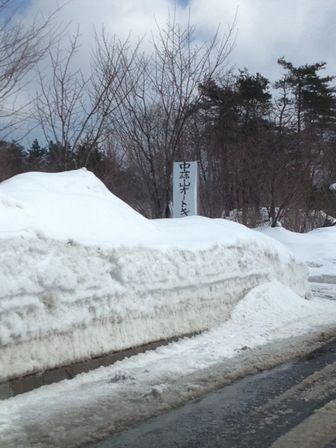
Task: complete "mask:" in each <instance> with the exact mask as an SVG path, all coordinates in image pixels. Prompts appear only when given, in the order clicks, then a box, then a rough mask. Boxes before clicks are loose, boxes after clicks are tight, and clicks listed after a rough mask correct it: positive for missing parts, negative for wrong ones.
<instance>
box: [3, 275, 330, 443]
mask: <svg viewBox="0 0 336 448" xmlns="http://www.w3.org/2000/svg"><path fill="white" fill-rule="evenodd" d="M335 324H336V302H332V301H321V300H314V299H313V300H304V299H303V298H302V297H299V296H298V295H296V294H295V293H293V291H292V290H291V289H289V288H287V287H285V286H284V285H283V284H281V283H279V282H277V281H272V282H270V283H266V284H263V285H260V286H258V287H256V288H254V289H252V290H251V291H250V292H249V293H248V294H247V295H246V296H245V297H244V298H243V299H242V300H241V301H240V302H239V304H238V305H237V306H236V307H235V310H234V311H233V312H232V314H231V318H230V319H229V320H228V321H227V322H224V323H222V324H221V325H219V326H218V327H217V328H215V329H213V330H211V331H209V332H206V333H203V334H201V335H198V336H196V337H193V338H188V339H184V340H182V341H179V342H177V343H172V344H170V345H168V346H166V347H160V348H158V349H157V350H155V351H148V352H146V353H143V354H140V355H137V356H133V357H131V358H129V359H125V360H123V361H119V362H117V363H115V364H114V365H113V366H109V367H101V368H99V369H96V370H94V371H92V372H89V373H86V374H82V375H78V376H77V377H76V378H74V379H72V380H65V381H62V382H60V383H57V384H53V385H50V386H45V387H41V388H39V389H36V390H34V391H32V392H29V393H26V394H23V395H19V396H17V397H15V398H12V399H9V400H6V401H3V402H0V440H1V441H2V442H3V444H4V446H6V447H7V448H26V447H28V446H31V445H32V446H35V445H36V446H39V447H40V448H47V447H48V448H51V447H53V448H58V447H59V448H60V447H62V448H64V447H67V448H74V447H77V448H79V447H82V446H86V444H87V443H89V442H90V441H91V442H92V441H93V440H99V439H102V438H104V437H106V436H107V434H108V433H113V432H115V431H119V430H121V429H123V428H125V427H126V426H127V425H129V424H133V425H134V423H135V422H136V421H139V420H142V419H145V418H148V417H150V416H153V415H155V414H158V413H160V412H163V411H165V410H167V409H169V408H170V407H173V406H176V405H177V404H181V403H182V402H184V401H186V400H190V399H192V398H195V397H197V396H199V395H200V394H204V393H205V392H207V391H209V390H211V388H214V387H219V386H221V385H224V384H225V383H227V382H230V381H232V380H233V379H234V378H235V377H237V376H243V375H246V374H248V373H253V372H254V371H255V370H256V369H263V368H270V367H272V366H274V365H276V364H278V363H280V362H281V361H283V360H285V359H286V358H288V357H290V356H292V357H293V356H296V355H302V354H303V353H305V352H308V351H309V350H312V349H313V348H314V347H316V345H315V344H316V340H317V339H318V338H319V337H321V333H322V332H323V333H322V334H323V335H326V334H327V333H328V328H333V329H335Z"/></svg>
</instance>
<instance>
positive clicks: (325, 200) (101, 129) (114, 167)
mask: <svg viewBox="0 0 336 448" xmlns="http://www.w3.org/2000/svg"><path fill="white" fill-rule="evenodd" d="M11 1H12V0H0V13H1V11H6V8H7V7H8V4H9V3H10V2H11ZM0 16H1V14H0ZM233 31H234V26H232V27H231V28H229V29H228V30H227V32H226V33H224V34H220V32H219V31H217V32H215V33H214V35H213V38H212V39H211V40H209V41H206V42H201V41H199V40H198V39H197V33H196V30H195V28H194V27H193V26H192V25H191V24H190V23H187V24H186V25H185V26H183V27H182V26H180V25H178V24H177V23H176V21H175V19H174V18H171V19H170V20H169V21H168V23H167V25H166V26H165V27H163V28H162V27H159V26H158V28H157V32H156V34H155V35H153V38H152V44H151V50H148V48H144V45H143V42H142V41H139V42H138V43H137V44H134V43H133V42H131V40H130V39H127V40H125V41H120V40H118V39H117V38H116V37H113V36H109V35H108V34H107V33H106V31H104V30H102V31H101V32H100V33H96V36H95V46H94V48H93V49H92V50H91V52H90V54H89V56H88V59H89V64H87V66H86V67H85V68H83V69H81V68H80V66H79V64H78V53H79V50H80V34H79V32H77V33H75V35H74V36H73V37H71V38H70V39H69V41H68V42H67V44H64V41H63V40H61V39H55V36H54V38H53V39H52V41H51V40H50V36H51V35H52V33H53V32H55V26H54V25H53V17H51V18H50V17H49V18H48V19H47V20H44V21H42V22H35V23H33V24H32V25H30V26H29V27H23V26H22V25H20V24H17V23H16V22H15V19H14V16H11V15H10V14H7V16H6V20H3V21H2V22H0V180H4V179H6V178H8V177H11V176H12V175H14V174H18V173H21V172H25V171H34V170H43V171H51V172H55V171H63V170H71V169H77V168H80V167H86V168H88V169H90V170H92V171H93V172H94V173H95V174H96V175H97V176H98V177H99V178H100V179H101V180H102V181H103V182H104V183H105V184H106V185H107V186H108V188H110V189H111V191H112V192H113V193H115V194H117V195H118V196H119V197H121V198H122V199H123V200H125V201H126V202H127V203H129V204H130V205H131V206H133V207H134V208H135V209H137V210H138V211H140V212H141V213H143V214H144V215H145V216H148V217H151V218H161V217H168V216H169V209H170V207H169V206H170V201H171V197H172V191H171V182H172V169H173V162H174V161H175V160H198V162H199V169H200V205H201V214H203V215H205V216H209V217H230V218H231V219H236V220H238V221H240V222H242V223H244V224H247V225H251V226H254V225H257V224H259V223H260V222H262V221H266V220H270V222H271V224H272V225H274V226H275V225H277V224H278V223H279V222H283V223H284V224H285V225H286V226H287V227H288V228H290V229H292V230H298V231H305V230H310V229H311V228H312V227H316V226H321V225H332V224H333V223H334V221H333V220H332V216H336V198H335V196H336V195H335V193H333V192H332V191H330V189H329V186H330V184H332V183H333V182H335V181H336V150H335V143H336V142H335V138H336V133H335V130H336V90H335V87H334V84H333V81H334V77H333V76H326V75H324V73H323V71H324V69H325V68H326V64H325V63H324V62H319V63H311V64H306V65H303V66H295V65H294V64H293V63H291V62H290V61H287V60H286V59H285V58H280V59H279V60H278V61H277V62H278V64H279V67H280V68H281V71H282V75H281V77H280V78H279V80H277V81H276V82H274V83H271V82H270V81H269V80H268V79H267V78H266V77H264V76H263V75H261V74H260V73H256V74H251V73H249V71H248V70H247V69H242V70H238V71H233V70H229V69H228V57H229V55H230V53H231V50H232V42H233ZM55 41H56V44H55V43H54V42H55ZM32 73H34V84H33V85H34V89H35V90H36V95H34V97H33V98H32V99H31V100H29V101H28V102H27V104H24V105H23V106H22V105H21V106H20V108H19V109H15V101H14V99H15V98H16V97H17V95H18V93H19V92H20V89H22V88H23V86H24V81H25V80H26V79H27V76H29V75H31V74H32ZM29 123H30V124H31V123H33V125H34V130H31V131H30V134H29V135H33V134H34V132H35V134H36V135H39V138H38V139H36V138H35V139H34V140H33V142H32V143H31V144H29V145H28V146H27V145H26V144H25V145H23V144H22V143H21V144H20V143H18V142H17V141H15V140H13V139H12V138H11V135H17V134H18V132H19V131H18V129H19V128H20V127H21V128H24V127H26V128H27V126H28V124H29ZM13 132H14V133H15V134H13ZM11 133H12V134H11ZM25 141H27V139H25Z"/></svg>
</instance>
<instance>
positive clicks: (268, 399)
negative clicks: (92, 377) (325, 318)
mask: <svg viewBox="0 0 336 448" xmlns="http://www.w3.org/2000/svg"><path fill="white" fill-rule="evenodd" d="M168 447H169V448H173V447H174V448H203V447H204V448H217V447H218V448H226V447H227V448H245V447H246V448H253V447H255V448H264V447H265V448H270V447H272V448H308V447H309V448H336V339H334V340H333V341H331V342H329V343H327V344H326V345H325V346H323V347H322V348H320V349H319V350H317V351H315V352H313V353H311V354H310V355H308V356H306V357H305V358H303V359H300V360H296V361H294V362H290V363H288V364H285V365H282V366H280V367H277V368H275V369H273V370H270V371H266V372H262V373H259V374H256V375H253V376H249V377H246V378H244V379H242V380H239V381H236V382H234V383H232V384H231V385H229V386H226V387H224V388H223V389H221V390H218V391H216V392H213V393H211V394H209V395H207V396H206V397H204V398H202V399H200V400H197V401H194V402H191V403H189V404H187V405H185V406H183V407H181V408H179V409H177V410H173V411H171V412H169V413H167V414H164V415H161V416H159V417H156V418H153V419H151V420H149V421H147V422H144V423H143V424H141V425H139V426H137V427H135V428H133V429H130V430H128V431H126V432H124V433H121V434H120V435H117V436H114V437H110V438H109V439H106V440H105V441H103V442H100V443H98V444H95V445H92V448H168Z"/></svg>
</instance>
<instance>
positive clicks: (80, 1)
mask: <svg viewBox="0 0 336 448" xmlns="http://www.w3.org/2000/svg"><path fill="white" fill-rule="evenodd" d="M174 4H175V3H174V1H173V0H118V1H117V0H95V1H92V0H72V1H70V3H68V4H67V5H66V6H65V7H64V8H63V9H62V11H61V12H60V16H61V17H62V19H63V21H64V23H68V22H71V24H72V25H71V26H72V27H76V26H77V25H80V29H81V35H82V42H83V46H84V48H89V47H90V43H91V42H92V35H93V30H94V28H96V29H98V30H99V29H100V28H101V27H102V26H103V25H104V26H105V28H106V29H107V30H108V31H109V32H110V33H112V34H113V33H115V34H117V35H118V36H120V37H121V38H122V39H124V38H126V37H127V36H128V35H129V34H130V33H131V35H132V36H134V37H138V36H139V37H142V36H144V35H145V34H146V35H147V36H148V35H149V36H150V32H151V30H153V29H155V21H157V22H158V23H159V24H160V25H164V23H165V22H166V21H167V17H168V13H169V11H170V12H171V13H173V11H174ZM54 5H55V4H54V3H53V2H50V1H49V2H47V1H46V0H32V3H31V6H30V8H29V9H28V17H29V16H30V17H32V16H34V15H35V14H36V13H37V12H43V13H44V14H48V12H50V11H51V10H52V9H53V8H54V7H55V6H54ZM189 12H190V16H191V21H192V23H193V24H195V25H196V26H197V29H198V31H199V33H200V36H201V37H202V38H206V37H209V36H210V35H211V34H213V33H214V32H215V30H216V29H217V27H218V25H219V24H220V25H221V26H222V27H223V28H224V29H225V28H226V27H227V26H228V25H230V24H231V23H232V21H233V20H234V17H235V14H236V12H237V31H238V35H237V40H236V46H235V49H234V51H233V53H232V55H231V62H232V63H233V64H235V65H236V66H237V67H244V66H246V67H247V68H249V69H250V71H251V72H255V71H259V72H261V73H262V74H264V75H265V76H269V77H271V78H275V77H277V76H278V68H277V64H276V60H277V59H278V58H279V57H281V56H285V57H286V58H287V59H288V60H290V61H292V62H293V63H294V64H296V65H300V64H305V63H312V62H316V61H321V60H323V61H326V62H327V63H328V66H329V71H330V72H335V73H336V62H335V60H334V57H333V53H334V44H335V38H336V31H335V29H334V22H335V19H336V2H335V1H334V0H319V1H317V0H281V1H280V0H190V1H189V4H188V7H183V6H182V5H181V4H179V3H178V4H177V6H176V16H177V18H178V20H180V21H182V22H183V21H185V20H187V19H188V14H189ZM26 14H27V12H26ZM26 18H27V16H26Z"/></svg>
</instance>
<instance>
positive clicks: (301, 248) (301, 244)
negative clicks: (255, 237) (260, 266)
mask: <svg viewBox="0 0 336 448" xmlns="http://www.w3.org/2000/svg"><path fill="white" fill-rule="evenodd" d="M262 232H263V234H266V235H268V236H270V237H272V238H274V239H275V240H277V241H279V242H281V243H282V244H284V245H285V246H286V247H288V249H289V250H290V251H291V252H293V253H294V254H295V255H296V256H297V258H298V259H300V260H301V261H303V262H304V263H305V264H306V265H307V266H308V268H309V276H310V279H311V280H313V281H314V280H317V279H318V278H321V279H322V278H324V279H325V281H328V278H329V280H330V282H331V283H336V226H332V227H323V228H320V229H315V230H312V231H311V232H308V233H295V232H290V231H289V230H286V229H283V228H281V227H277V228H271V227H266V228H263V229H262Z"/></svg>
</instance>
